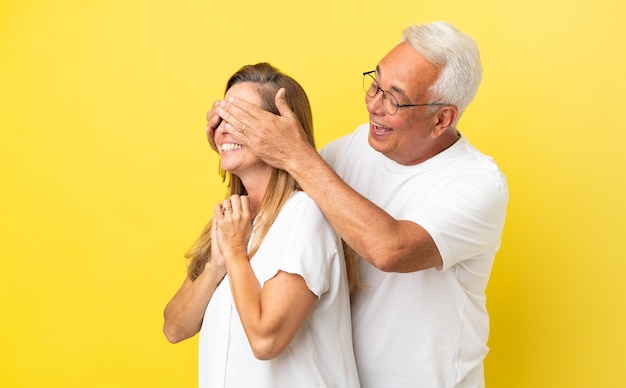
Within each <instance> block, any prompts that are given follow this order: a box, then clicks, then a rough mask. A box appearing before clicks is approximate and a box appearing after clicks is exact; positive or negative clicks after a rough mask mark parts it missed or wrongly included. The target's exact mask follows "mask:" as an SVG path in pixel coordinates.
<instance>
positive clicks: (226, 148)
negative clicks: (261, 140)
mask: <svg viewBox="0 0 626 388" xmlns="http://www.w3.org/2000/svg"><path fill="white" fill-rule="evenodd" d="M241 147H243V146H242V145H241V144H235V143H225V144H222V151H224V152H225V151H232V150H237V149H239V148H241Z"/></svg>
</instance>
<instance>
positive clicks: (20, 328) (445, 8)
mask: <svg viewBox="0 0 626 388" xmlns="http://www.w3.org/2000/svg"><path fill="white" fill-rule="evenodd" d="M625 13H626V7H625V6H624V5H623V2H619V1H617V0H599V1H593V2H592V1H589V0H583V1H577V2H572V1H569V0H567V1H566V0H554V1H545V0H542V1H539V0H524V1H519V0H518V1H489V0H480V1H473V2H468V1H465V0H448V1H437V2H418V1H414V0H411V1H408V0H396V1H392V2H389V1H383V2H381V1H379V0H377V1H373V0H364V1H348V2H345V1H341V0H317V1H314V2H297V1H292V0H279V1H276V0H271V1H257V0H254V1H252V0H239V1H233V2H231V1H221V2H217V1H199V0H196V1H193V0H181V1H148V0H143V1H140V0H92V1H83V0H81V1H79V0H40V1H22V0H19V1H18V0H4V1H2V3H0V130H1V137H0V166H1V167H0V179H1V180H0V184H1V187H0V189H1V191H0V193H1V194H0V195H1V197H0V217H1V218H0V219H1V230H0V302H1V305H0V317H1V318H0V386H2V387H193V386H195V384H196V368H197V366H196V346H197V342H196V339H192V340H188V341H186V342H184V343H181V344H178V345H170V344H168V343H167V342H166V340H165V338H164V336H163V335H162V333H161V325H162V310H163V307H164V305H165V303H166V302H167V301H168V300H169V298H170V297H171V296H172V295H173V293H174V292H175V291H176V289H177V288H178V286H179V285H180V283H181V282H182V280H183V277H184V276H185V266H186V261H185V260H184V259H183V253H184V252H185V250H186V249H187V248H188V247H189V246H190V244H191V243H192V242H193V240H194V239H195V237H196V235H197V234H198V232H199V231H200V229H201V227H202V226H203V224H204V222H205V221H206V220H207V219H208V218H209V217H210V216H211V211H212V206H213V204H214V203H215V202H216V201H218V200H219V199H221V197H222V196H223V194H224V187H223V186H222V184H221V181H220V179H219V177H218V174H217V158H216V157H215V155H214V154H213V153H212V152H211V151H210V149H209V147H208V145H207V143H206V140H205V135H204V114H205V112H206V111H207V110H208V108H209V106H210V104H211V102H212V101H213V100H214V99H217V98H220V97H221V96H222V93H223V87H224V83H225V81H226V79H227V78H228V76H230V74H232V73H233V72H234V71H235V70H237V69H238V68H239V67H240V66H241V65H243V64H247V63H255V62H258V61H269V62H271V63H273V64H274V65H276V66H277V67H279V68H281V69H282V70H284V71H285V72H287V73H289V74H291V75H292V76H294V77H295V78H296V79H298V80H299V81H300V82H301V83H302V85H303V86H304V87H305V89H306V90H307V91H308V93H309V96H310V99H311V102H312V105H313V110H314V119H315V124H316V131H317V132H316V136H317V141H318V146H319V147H321V146H323V145H324V144H326V143H327V142H328V141H329V140H331V139H333V138H336V137H338V136H339V135H341V134H345V133H347V132H350V131H352V130H353V129H354V128H355V127H356V126H357V125H358V124H359V123H361V122H364V121H365V120H366V118H367V116H366V111H365V107H364V103H363V92H362V90H361V72H363V71H366V70H371V69H373V68H374V67H375V65H376V63H377V61H378V60H379V59H380V58H381V57H382V56H383V55H384V54H385V53H386V52H387V51H388V50H389V49H390V48H391V47H392V46H393V45H394V44H395V43H396V41H397V40H398V39H399V37H400V33H401V31H402V29H403V28H404V27H405V26H406V25H408V24H410V23H413V22H430V21H433V20H447V21H450V22H452V23H454V24H456V25H457V26H458V27H459V28H460V29H462V30H463V31H466V32H467V33H469V34H470V35H472V36H473V37H474V38H475V39H476V40H477V42H478V44H479V47H480V49H481V53H482V59H483V64H484V68H485V76H484V81H483V84H482V87H481V89H480V90H479V93H478V96H477V98H476V100H475V102H474V104H473V105H471V106H470V108H469V110H468V111H467V113H466V115H465V116H464V117H463V118H462V119H461V122H460V125H459V128H460V129H461V130H462V131H463V132H464V134H465V135H466V136H467V137H468V138H469V139H470V140H471V141H472V142H473V143H474V144H475V145H476V146H478V147H479V148H480V149H482V150H483V151H484V152H485V153H487V154H490V155H492V156H493V157H494V158H495V159H496V160H497V161H498V163H499V165H500V166H501V168H502V170H503V171H504V172H505V173H506V175H507V177H508V179H509V185H510V193H511V199H510V205H509V209H508V219H507V224H506V228H505V232H504V236H503V246H502V249H501V251H500V252H499V254H498V255H497V258H496V263H495V266H494V270H493V275H492V280H491V282H490V285H489V287H488V290H487V291H488V306H489V309H490V313H491V322H492V327H491V336H490V340H489V346H490V348H491V352H490V353H489V355H488V357H487V359H486V379H487V386H489V387H507V388H511V387H533V388H536V387H550V388H551V387H622V386H626V356H625V352H626V350H625V349H626V329H625V328H626V316H625V315H626V314H625V311H626V310H625V308H626V279H625V278H624V269H625V267H626V264H625V263H624V260H625V259H626V249H625V248H624V239H625V237H624V233H623V232H624V228H623V226H622V221H623V220H624V219H625V218H626V211H625V208H626V207H625V205H624V201H625V199H626V189H625V187H624V179H625V172H626V171H625V167H626V152H624V150H623V149H624V143H625V141H626V131H625V130H626V125H625V124H626V118H625V115H624V113H625V109H626V92H625V90H626V76H625V75H624V74H625V73H624V72H625V71H626V70H625V69H626V54H625V48H624V47H626V39H625V38H626V23H624V20H623V17H624V14H625Z"/></svg>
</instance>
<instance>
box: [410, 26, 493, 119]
mask: <svg viewBox="0 0 626 388" xmlns="http://www.w3.org/2000/svg"><path fill="white" fill-rule="evenodd" d="M403 41H408V42H409V43H410V44H411V46H413V48H414V49H415V50H417V52H419V53H420V54H421V55H422V56H423V57H424V58H426V60H428V61H429V62H430V63H432V64H433V65H435V66H439V67H441V68H442V71H441V75H440V76H439V79H437V81H436V82H435V83H434V84H433V85H432V86H431V87H430V93H431V95H432V98H433V101H432V102H443V103H447V104H451V105H455V106H456V107H457V109H458V112H459V115H458V117H457V121H458V119H459V118H460V117H461V115H462V114H463V111H465V108H467V106H468V105H469V104H470V102H472V100H473V99H474V97H475V96H476V92H477V91H478V86H479V85H480V81H481V79H482V74H483V69H482V65H481V64H480V54H479V52H478V47H477V46H476V42H474V39H472V38H471V37H470V36H468V35H466V34H464V33H462V32H460V31H459V30H457V29H456V28H455V27H454V26H453V25H451V24H449V23H445V22H434V23H430V24H419V25H412V26H410V27H408V28H407V29H406V30H404V32H403V33H402V39H401V42H403Z"/></svg>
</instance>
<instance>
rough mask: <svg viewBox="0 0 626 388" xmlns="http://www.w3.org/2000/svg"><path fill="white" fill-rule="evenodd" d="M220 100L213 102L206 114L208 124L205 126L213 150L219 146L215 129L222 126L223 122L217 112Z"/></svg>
mask: <svg viewBox="0 0 626 388" xmlns="http://www.w3.org/2000/svg"><path fill="white" fill-rule="evenodd" d="M220 102H221V101H220V100H217V101H215V102H214V103H213V107H212V108H211V110H210V111H208V112H207V114H206V119H207V125H206V127H205V131H206V136H207V140H208V141H209V144H210V145H211V148H213V150H215V151H217V147H216V145H215V131H216V130H217V128H218V127H219V126H220V124H221V122H222V118H221V117H220V116H219V115H218V114H217V109H218V108H219V104H220Z"/></svg>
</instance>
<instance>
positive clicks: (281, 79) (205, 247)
mask: <svg viewBox="0 0 626 388" xmlns="http://www.w3.org/2000/svg"><path fill="white" fill-rule="evenodd" d="M241 82H250V83H252V84H254V85H255V86H256V90H257V92H258V93H259V96H260V97H261V100H262V101H263V102H262V104H261V108H263V109H265V110H267V111H269V112H272V113H274V114H279V111H278V108H277V107H276V104H275V101H274V96H275V95H276V92H278V90H279V89H280V88H285V99H286V101H287V105H288V106H289V108H290V109H291V110H292V111H293V112H294V114H295V115H296V117H297V119H298V121H299V122H300V125H301V126H302V129H303V130H304V132H305V134H306V137H307V140H308V142H309V144H311V145H312V146H313V147H315V140H314V137H313V116H312V113H311V105H310V103H309V99H308V97H307V95H306V92H305V91H304V89H303V88H302V86H300V84H299V83H298V82H297V81H296V80H294V79H293V78H291V77H290V76H288V75H286V74H283V73H281V72H280V71H279V70H278V69H276V68H274V67H273V66H272V65H270V64H268V63H257V64H256V65H246V66H244V67H242V68H241V69H239V71H237V72H236V73H235V74H234V75H233V76H232V77H231V78H230V79H229V80H228V82H227V83H226V91H228V90H229V89H230V88H231V87H232V86H233V85H235V84H237V83H241ZM220 173H221V174H222V178H223V179H224V180H226V178H228V190H227V194H226V198H228V197H230V196H231V195H233V194H236V195H246V194H247V192H246V189H245V187H244V186H243V183H242V182H241V179H240V178H239V177H238V176H237V175H235V174H232V173H230V172H225V171H220ZM268 187H271V188H272V189H271V190H267V191H266V192H265V197H264V198H263V201H262V202H261V206H260V210H259V214H258V215H257V217H256V219H255V224H254V231H253V236H254V238H253V240H252V246H251V248H250V253H249V255H250V257H252V256H254V254H255V253H256V252H257V250H258V249H259V246H260V245H261V242H262V241H263V238H264V237H265V236H266V234H267V232H268V231H269V229H270V227H271V226H272V224H273V223H274V221H275V220H276V217H277V216H278V213H280V210H281V208H282V206H283V205H284V204H285V202H287V200H288V199H289V197H290V196H291V195H292V194H293V193H294V192H296V191H301V190H302V188H301V187H300V185H299V184H298V182H296V180H295V179H294V178H293V177H292V176H291V175H289V174H288V173H287V172H286V171H284V170H279V169H277V168H274V169H273V171H272V174H271V177H270V180H269V183H268ZM211 226H212V220H210V221H209V222H208V223H207V224H206V225H205V227H204V229H203V230H202V233H201V234H200V237H199V238H198V240H197V241H196V242H195V243H194V245H193V246H192V247H191V249H190V250H189V251H188V252H187V253H186V255H185V257H187V258H190V259H191V261H190V263H189V266H188V268H187V275H188V276H189V278H190V279H191V280H195V279H196V278H197V277H198V276H199V275H200V274H201V273H202V271H203V270H204V267H205V265H206V263H207V262H208V261H209V260H210V257H211ZM342 246H343V250H344V257H345V260H346V269H347V274H348V283H349V285H350V292H351V293H352V291H354V290H355V289H356V288H357V284H358V281H357V268H356V256H355V254H354V251H353V250H352V249H351V248H350V247H349V246H348V245H347V244H346V243H345V242H344V241H343V240H342Z"/></svg>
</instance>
